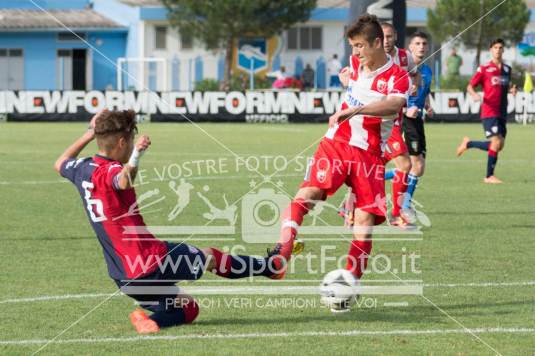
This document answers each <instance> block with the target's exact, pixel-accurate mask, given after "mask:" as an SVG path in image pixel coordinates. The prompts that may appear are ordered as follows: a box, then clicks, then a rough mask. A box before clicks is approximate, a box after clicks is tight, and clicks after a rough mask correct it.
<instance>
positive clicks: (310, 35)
mask: <svg viewBox="0 0 535 356" xmlns="http://www.w3.org/2000/svg"><path fill="white" fill-rule="evenodd" d="M322 36H323V31H322V28H321V27H319V26H302V27H294V28H291V29H289V30H288V31H287V32H286V39H287V48H288V49H290V50H321V49H322V46H323V41H322Z"/></svg>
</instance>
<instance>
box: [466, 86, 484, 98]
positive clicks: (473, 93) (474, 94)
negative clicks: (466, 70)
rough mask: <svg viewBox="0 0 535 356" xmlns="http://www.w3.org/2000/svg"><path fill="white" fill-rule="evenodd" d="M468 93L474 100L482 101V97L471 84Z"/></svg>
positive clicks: (467, 88) (467, 89)
mask: <svg viewBox="0 0 535 356" xmlns="http://www.w3.org/2000/svg"><path fill="white" fill-rule="evenodd" d="M466 91H467V92H468V94H470V96H471V97H472V100H474V101H480V100H481V96H480V95H479V93H478V92H476V90H475V89H474V86H473V85H472V84H471V83H469V84H468V86H467V87H466Z"/></svg>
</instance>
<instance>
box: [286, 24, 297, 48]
mask: <svg viewBox="0 0 535 356" xmlns="http://www.w3.org/2000/svg"><path fill="white" fill-rule="evenodd" d="M287 34H288V36H287V38H288V49H299V47H298V46H297V28H291V29H289V30H288V32H287Z"/></svg>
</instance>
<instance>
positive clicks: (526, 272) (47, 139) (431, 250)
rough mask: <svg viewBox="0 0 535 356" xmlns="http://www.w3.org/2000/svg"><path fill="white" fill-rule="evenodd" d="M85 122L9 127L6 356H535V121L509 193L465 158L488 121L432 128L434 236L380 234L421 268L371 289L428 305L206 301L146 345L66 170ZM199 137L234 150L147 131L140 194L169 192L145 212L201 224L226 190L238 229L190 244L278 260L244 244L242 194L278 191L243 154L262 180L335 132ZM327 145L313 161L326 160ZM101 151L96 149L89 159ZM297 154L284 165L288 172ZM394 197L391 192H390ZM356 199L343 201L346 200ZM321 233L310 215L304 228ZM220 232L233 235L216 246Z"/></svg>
mask: <svg viewBox="0 0 535 356" xmlns="http://www.w3.org/2000/svg"><path fill="white" fill-rule="evenodd" d="M85 127H86V125H85V124H64V123H61V124H57V123H46V124H44V123H43V124H41V123H32V124H15V123H3V124H0V165H1V168H0V197H1V199H0V201H1V203H2V208H1V209H0V239H1V248H0V271H1V272H0V285H1V289H0V290H1V292H0V293H1V295H0V320H1V322H0V353H2V354H30V353H33V352H35V351H37V350H39V349H40V348H42V347H43V346H45V345H46V343H47V342H48V341H49V340H52V339H54V338H55V342H53V343H50V344H48V345H46V347H44V348H43V349H42V350H40V352H41V353H44V354H95V355H97V354H105V353H106V354H141V353H151V354H184V355H187V354H242V353H243V354H245V353H247V354H253V353H257V354H283V353H288V354H305V353H307V354H308V353H318V354H353V355H355V354H385V355H399V354H406V355H417V354H426V355H427V354H449V355H473V354H481V355H487V354H495V353H500V354H504V355H521V354H530V353H533V352H534V350H535V317H534V315H535V299H534V296H535V275H534V273H533V272H534V266H535V253H534V251H535V239H534V231H535V219H534V217H535V203H534V201H535V200H534V197H535V156H534V154H533V153H534V149H533V147H534V146H533V138H534V137H535V127H533V126H521V125H516V124H510V125H509V133H508V137H507V141H506V145H505V150H504V151H503V152H502V153H500V155H499V161H498V166H497V169H496V175H497V176H498V177H499V178H501V179H503V181H504V182H505V184H503V185H499V186H488V185H484V184H483V183H482V178H483V176H484V173H485V167H486V155H485V154H484V153H483V152H481V151H477V150H471V151H469V152H467V153H466V154H465V155H464V156H463V157H462V158H457V157H455V148H456V146H457V144H458V143H459V141H460V139H461V138H462V136H463V135H469V136H471V137H474V138H477V139H481V138H482V135H483V133H482V129H481V126H480V125H478V124H447V125H446V124H430V125H428V126H427V129H426V130H427V140H428V150H429V152H428V160H427V170H426V173H425V176H424V177H423V179H422V180H421V182H420V185H419V186H418V189H417V192H416V195H415V199H416V200H417V201H418V202H419V203H421V204H422V205H423V207H422V208H421V210H422V211H423V212H424V213H425V214H426V216H427V217H428V218H429V220H430V222H431V226H430V227H424V228H423V229H422V235H421V239H415V240H414V241H408V240H407V241H401V240H395V239H392V240H391V241H389V238H391V237H395V236H392V235H384V236H383V235H378V236H376V237H377V238H380V239H379V240H378V241H376V242H374V246H373V251H372V254H373V255H378V254H383V255H386V256H388V257H389V258H390V259H391V261H392V265H393V266H399V265H400V263H402V259H403V258H404V253H405V252H407V253H408V252H414V253H416V254H418V255H420V256H421V258H420V259H419V262H418V268H419V270H420V271H421V273H419V274H418V273H414V274H412V275H410V274H408V275H401V274H400V273H394V272H391V273H390V272H387V273H384V274H378V273H372V274H368V275H366V276H365V277H364V279H363V283H364V284H373V283H374V281H379V280H381V281H383V282H381V283H389V282H384V281H385V280H394V281H396V280H397V279H398V278H401V279H421V280H423V284H424V287H423V296H421V295H412V296H407V295H375V296H373V295H372V296H366V300H367V301H368V304H364V303H363V304H361V305H359V306H356V307H354V308H353V310H352V311H351V312H350V313H346V314H343V315H333V314H331V313H330V312H329V311H328V310H326V309H325V308H323V307H321V306H320V305H319V295H316V294H306V293H303V294H302V295H300V294H297V295H296V294H292V295H267V294H251V295H248V294H246V293H247V292H245V293H236V294H235V295H232V294H229V295H222V294H221V295H195V296H196V297H198V298H200V299H201V300H202V304H201V307H202V309H201V314H200V316H199V318H198V319H197V320H196V322H195V323H194V324H193V325H190V326H185V327H175V328H170V329H166V330H163V331H162V332H161V333H160V334H158V336H157V337H138V335H137V334H136V333H135V331H134V330H133V328H132V326H131V325H130V323H129V321H128V313H129V312H130V311H131V310H132V309H133V307H134V305H133V302H132V300H131V299H129V298H127V297H124V296H118V297H113V298H111V299H109V300H107V295H108V294H110V293H113V292H115V291H116V287H115V285H114V283H113V282H112V281H111V280H110V279H109V278H108V276H107V271H106V267H105V262H104V259H103V256H102V251H101V248H100V246H99V245H98V242H97V240H96V237H95V236H94V234H93V232H92V230H91V229H90V226H89V223H88V221H87V217H86V214H85V212H84V207H83V205H82V204H81V200H80V198H79V196H78V193H77V192H76V191H75V189H74V187H73V186H71V185H70V184H68V183H65V182H64V180H63V179H61V178H60V177H58V176H57V175H56V173H55V172H54V171H53V169H52V165H53V163H54V161H55V159H56V158H57V156H58V155H59V154H60V153H61V152H62V151H63V150H64V149H65V147H66V146H67V145H69V144H70V143H71V142H72V141H73V140H74V139H75V138H77V137H78V136H79V135H80V134H81V133H82V132H83V130H84V128H85ZM200 127H201V128H202V129H203V130H205V131H206V132H207V133H209V134H210V135H211V136H213V137H214V138H216V139H217V140H218V141H219V143H218V142H215V141H214V140H213V139H211V138H210V137H208V135H206V133H203V132H202V131H201V130H199V128H196V127H194V126H193V125H183V124H150V123H145V124H141V125H140V132H142V133H146V134H149V135H150V136H151V139H152V142H153V144H152V147H151V148H150V150H149V152H148V153H147V154H146V155H145V156H144V157H143V159H142V160H141V165H142V169H144V172H143V173H142V174H143V177H142V181H143V184H140V186H139V187H138V196H139V195H140V194H142V193H144V192H148V191H149V190H153V189H158V190H159V192H160V194H161V195H162V196H165V197H166V198H165V199H164V200H163V201H161V202H159V203H158V204H155V205H154V206H152V207H149V208H147V209H146V214H144V216H145V221H146V223H147V224H149V225H169V224H171V225H174V226H195V225H201V226H202V225H204V224H205V223H206V222H207V220H206V219H205V217H203V214H205V213H207V212H209V207H208V205H207V204H206V203H205V202H204V201H203V200H202V199H200V197H199V195H198V194H197V193H200V194H202V196H204V197H205V198H207V199H208V200H209V201H210V202H211V203H212V204H213V205H214V206H216V207H217V208H222V207H224V200H223V199H222V195H223V194H225V197H226V199H227V201H228V203H229V204H232V203H233V202H235V201H238V202H237V213H238V219H237V223H236V225H235V228H236V232H235V234H231V235H221V236H218V235H195V236H192V237H191V238H190V240H188V242H190V243H192V244H194V245H197V246H199V247H208V246H215V247H219V248H225V247H227V248H232V247H233V246H240V247H242V249H241V250H238V252H240V253H248V254H264V253H265V249H266V248H267V247H269V244H267V243H263V244H262V243H256V244H255V243H245V242H244V240H243V236H242V234H241V229H240V226H241V214H242V213H250V211H245V212H244V211H242V203H243V199H242V200H240V199H241V198H242V196H243V195H244V194H246V193H248V192H249V191H250V190H251V189H252V190H253V191H258V189H260V188H262V187H271V188H274V187H275V186H274V185H273V184H272V183H271V182H264V181H263V177H262V176H261V175H258V174H257V173H256V172H254V171H251V170H247V169H246V168H245V167H244V166H243V165H241V164H237V163H236V158H235V156H234V155H233V154H234V153H235V154H238V155H239V156H240V157H245V158H249V160H250V161H249V163H250V164H252V165H256V161H254V159H253V158H250V157H262V156H266V157H268V158H264V159H261V160H260V164H259V166H258V170H259V171H260V173H262V174H263V175H265V174H266V173H272V172H274V170H275V167H274V161H273V160H272V158H270V157H275V156H284V157H286V159H291V158H292V157H294V155H296V154H298V153H300V152H301V151H302V150H305V149H306V148H307V147H309V145H311V144H312V143H314V142H315V141H317V140H319V139H320V138H321V136H322V134H323V133H324V131H325V126H324V125H305V124H303V125H291V124H290V125H261V124H258V125H246V124H232V125H230V124H202V125H200ZM223 146H225V147H226V148H223ZM316 146H317V145H316V144H313V145H312V146H310V147H309V148H308V149H306V150H305V152H303V153H302V154H301V155H302V156H307V155H311V154H312V153H313V152H314V149H315V147H316ZM95 149H96V146H95V145H94V144H92V145H91V146H90V147H88V148H86V150H85V151H84V153H83V155H84V154H85V155H90V154H92V153H93V152H94V151H95ZM283 160H284V159H283V158H279V161H277V162H276V163H277V167H278V168H281V164H282V162H283ZM208 161H210V162H212V161H213V163H207V162H208ZM197 162H200V163H197ZM221 162H223V163H221ZM266 162H267V163H266ZM303 162H304V160H302V157H301V158H299V159H298V160H297V161H292V162H291V163H290V164H289V165H288V166H287V167H282V168H284V169H282V170H281V171H280V172H279V173H277V175H275V176H274V177H273V179H272V182H273V183H277V182H278V183H279V186H277V187H280V188H281V189H282V190H283V191H286V192H288V193H290V194H294V193H295V191H296V190H297V187H298V185H299V183H300V181H301V180H302V176H303V174H304V169H303ZM185 163H187V164H186V165H185ZM207 164H208V165H211V166H210V167H211V168H209V167H208V166H207ZM221 165H222V166H221ZM186 166H187V167H189V169H190V170H191V177H189V176H188V177H186V180H187V181H188V182H190V183H191V184H192V185H193V186H194V188H193V190H192V195H191V203H190V204H189V205H188V206H187V207H186V208H185V209H184V211H183V212H182V213H181V214H180V215H178V216H177V217H176V218H175V219H174V220H172V221H171V222H170V221H168V214H169V212H170V211H171V210H172V208H173V207H174V205H175V204H176V195H175V196H173V193H172V192H171V191H170V189H169V186H168V184H169V179H170V178H173V179H174V180H175V181H176V182H179V178H180V174H182V177H183V176H184V174H186V175H188V174H189V171H188V170H187V169H186ZM161 178H163V179H161ZM389 187H390V185H389V184H387V191H388V190H389ZM255 189H256V190H255ZM343 190H344V192H345V189H343ZM342 193H343V192H340V193H338V194H336V195H335V196H334V197H332V198H331V199H330V200H329V201H330V202H331V203H332V204H333V205H338V203H339V202H340V200H341V198H342ZM319 217H320V218H318V221H317V222H316V224H317V225H325V224H331V225H335V226H337V225H340V224H341V219H340V218H339V217H338V216H337V215H336V214H335V213H334V211H333V210H332V209H328V208H326V209H324V211H323V212H322V213H321V215H319ZM311 223H312V219H311V217H307V219H306V221H305V225H307V224H308V225H310V224H311ZM214 224H216V225H217V224H219V225H227V226H228V225H229V222H228V221H225V220H223V219H221V220H217V221H215V222H214ZM161 237H162V238H174V239H180V238H186V237H188V236H187V235H176V236H171V235H169V236H161ZM210 238H220V240H212V241H210V240H207V239H210ZM223 238H224V239H226V240H221V239H223ZM307 238H308V239H309V240H308V241H307ZM317 238H318V236H313V235H307V236H304V237H303V239H304V240H305V243H306V248H305V251H304V253H303V255H304V256H306V255H307V254H316V255H319V254H320V252H321V248H322V246H325V245H330V246H331V247H332V248H333V249H332V250H329V251H330V253H331V254H334V255H336V256H340V255H343V254H345V253H347V249H348V242H347V241H344V240H343V239H341V238H340V236H336V235H334V236H331V238H332V241H329V236H327V237H325V236H324V239H323V240H321V241H320V240H318V239H317ZM312 266H313V267H314V268H317V269H320V267H321V266H320V263H319V261H313V264H312ZM323 267H324V268H325V272H327V271H329V270H331V269H333V268H335V262H333V261H332V260H329V261H327V263H326V265H325V266H323ZM323 274H324V273H309V272H307V270H306V261H305V260H304V259H303V260H299V261H297V262H296V263H295V271H294V272H293V273H290V274H289V275H288V277H287V279H286V280H285V281H283V282H270V281H267V280H265V279H260V278H258V279H254V280H250V279H247V280H243V281H234V282H230V283H229V282H221V280H220V279H218V278H217V277H213V276H212V275H206V276H205V277H206V278H203V282H199V283H197V284H194V285H192V284H185V285H184V288H185V289H186V290H187V288H189V287H197V286H223V287H226V288H228V287H229V286H232V287H236V288H243V290H247V289H248V288H249V289H250V290H251V291H252V292H251V293H256V292H253V291H254V290H255V288H257V287H270V288H271V287H279V286H309V287H310V286H317V285H318V280H320V279H321V278H322V276H323ZM256 290H258V288H257V289H256ZM296 300H299V301H300V302H299V303H295V301H296ZM281 301H282V302H284V301H285V302H286V303H287V305H286V306H284V305H282V304H281V303H282V302H281ZM385 303H386V305H385ZM305 304H306V305H305ZM83 316H85V317H84V318H83V319H81V320H80V318H81V317H83ZM69 326H71V327H70V328H68V327H69ZM67 328H68V329H67ZM465 328H466V329H465ZM66 329H67V330H66ZM467 329H468V330H467ZM65 330H66V331H65ZM60 333H61V334H60ZM59 334H60V335H59ZM58 335H59V336H58ZM56 337H57V338H56Z"/></svg>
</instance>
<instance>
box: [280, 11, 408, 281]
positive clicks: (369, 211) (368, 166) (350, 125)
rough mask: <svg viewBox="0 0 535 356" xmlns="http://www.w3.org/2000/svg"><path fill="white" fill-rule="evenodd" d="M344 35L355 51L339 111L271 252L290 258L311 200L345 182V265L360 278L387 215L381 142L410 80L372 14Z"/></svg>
mask: <svg viewBox="0 0 535 356" xmlns="http://www.w3.org/2000/svg"><path fill="white" fill-rule="evenodd" d="M346 36H347V39H348V41H349V43H350V45H351V47H352V50H353V55H352V56H351V57H350V63H351V68H350V70H349V73H348V74H349V82H348V86H347V90H346V94H345V97H344V101H343V104H342V107H341V110H340V111H338V112H336V113H335V114H334V115H332V116H331V117H330V118H329V129H328V130H327V133H326V134H325V137H324V138H323V140H322V141H321V142H320V144H319V147H318V149H317V150H316V152H315V154H314V157H313V159H312V161H311V162H310V164H309V166H308V169H307V173H306V174H305V179H304V182H303V183H302V184H301V187H300V188H299V191H298V192H297V194H296V195H295V198H294V199H293V201H292V202H291V203H290V205H289V206H288V208H287V209H286V210H285V211H284V213H283V215H282V222H281V223H282V226H281V235H280V239H279V242H278V243H277V244H276V246H275V248H274V249H273V251H272V253H273V254H278V255H281V256H282V257H284V259H285V260H288V259H289V258H290V256H291V252H292V248H293V242H294V240H295V237H296V235H297V230H298V228H299V226H300V225H301V223H302V222H303V218H304V216H305V215H306V214H307V213H308V211H309V210H310V209H311V208H312V207H313V205H314V202H316V201H320V200H325V199H326V198H327V197H328V196H330V195H332V194H334V193H335V192H336V191H337V190H338V189H339V188H340V187H341V186H342V185H343V184H344V183H345V184H346V185H348V186H349V187H350V188H352V191H353V193H354V194H355V195H356V204H355V209H354V220H355V225H356V227H358V228H356V229H355V230H354V232H353V238H354V240H353V241H352V243H351V245H350V247H349V253H348V258H347V265H346V268H347V269H348V270H350V271H351V272H352V273H353V275H354V276H355V277H356V278H357V279H359V278H360V277H361V276H362V273H363V272H364V270H365V269H366V263H367V260H368V256H369V254H370V251H371V248H372V235H371V232H372V227H373V226H374V225H377V224H381V223H382V222H384V221H385V219H386V202H385V193H384V158H383V152H384V146H385V144H386V140H387V139H388V137H389V136H390V132H391V130H392V126H393V120H394V119H396V118H397V117H399V115H400V114H401V110H402V108H403V107H404V105H405V103H406V100H407V96H408V92H409V88H410V79H409V76H408V75H407V72H406V71H404V70H403V69H401V68H400V67H399V66H398V65H396V64H395V63H394V62H393V61H392V59H391V58H390V56H388V55H387V54H386V53H385V51H384V47H383V31H382V29H381V25H380V24H379V22H378V20H377V17H376V16H373V15H363V16H361V17H359V19H358V20H357V22H356V23H354V24H353V25H352V26H350V27H349V28H348V30H347V33H346ZM276 277H282V275H281V274H278V275H277V276H276Z"/></svg>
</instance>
